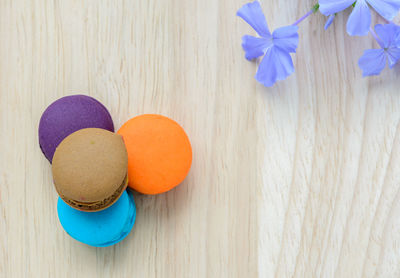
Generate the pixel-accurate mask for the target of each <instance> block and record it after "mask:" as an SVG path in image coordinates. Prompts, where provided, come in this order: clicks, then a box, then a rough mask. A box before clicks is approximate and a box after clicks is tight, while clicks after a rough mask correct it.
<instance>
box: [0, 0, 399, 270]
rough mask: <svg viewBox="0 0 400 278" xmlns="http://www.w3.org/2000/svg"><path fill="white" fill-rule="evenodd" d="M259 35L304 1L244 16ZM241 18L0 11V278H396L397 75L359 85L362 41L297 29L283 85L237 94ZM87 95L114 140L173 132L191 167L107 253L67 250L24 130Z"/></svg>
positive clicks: (213, 13) (213, 9)
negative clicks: (257, 16)
mask: <svg viewBox="0 0 400 278" xmlns="http://www.w3.org/2000/svg"><path fill="white" fill-rule="evenodd" d="M261 2H262V4H263V7H264V10H265V13H266V16H267V19H268V22H269V25H270V27H271V29H274V28H276V27H278V26H282V25H287V24H290V23H292V22H294V21H295V19H297V18H298V17H300V16H301V15H302V14H304V13H305V12H306V11H307V10H308V9H309V8H310V7H311V6H312V5H313V1H311V0H301V1H294V0H293V1H273V0H263V1H261ZM244 3H245V1H242V0H220V1H216V0H190V1H189V0H186V1H185V0H146V1H145V0H143V1H138V0H131V1H128V0H126V1H122V0H113V1H111V0H110V1H103V0H87V1H78V0H53V1H50V0H32V1H28V0H26V1H22V0H0V277H324V278H325V277H385V278H386V277H400V193H399V192H400V128H399V120H400V92H399V91H400V90H399V88H400V78H399V77H400V70H399V67H397V68H396V69H395V70H393V71H388V70H385V71H384V73H383V74H382V76H381V77H375V78H370V79H363V78H362V77H361V72H360V70H359V68H358V67H357V60H358V58H359V56H360V55H361V53H362V51H363V50H364V49H365V48H369V47H371V46H373V43H372V40H371V39H370V38H350V37H348V36H347V35H346V34H345V33H344V29H345V23H346V22H345V20H346V18H347V15H348V13H347V12H346V13H345V15H340V16H338V18H337V19H336V20H335V23H334V25H333V26H332V27H331V29H329V30H328V31H326V32H325V31H323V23H324V21H325V18H324V17H323V16H321V15H320V14H317V15H314V16H313V17H311V19H310V20H308V21H306V22H304V23H303V24H302V25H301V26H300V44H299V48H298V53H297V54H296V55H295V56H294V61H295V64H296V73H295V74H294V75H292V76H291V77H290V78H289V79H288V80H286V81H284V82H280V83H279V84H278V85H276V86H275V87H273V88H269V89H268V88H264V87H262V86H261V85H259V84H257V83H256V82H255V80H254V78H253V76H254V74H255V71H256V64H255V63H251V62H248V61H246V60H245V59H244V54H243V51H242V49H241V46H240V43H241V36H242V35H244V34H246V33H252V34H253V31H252V30H251V29H250V27H249V26H248V25H247V24H245V23H244V22H242V21H241V20H240V19H239V18H237V17H236V16H235V13H236V10H237V9H238V8H239V7H240V6H241V5H242V4H244ZM77 93H86V94H89V95H91V96H94V97H96V98H98V99H99V100H100V101H101V102H103V103H104V104H105V105H106V106H107V107H108V108H109V110H110V111H111V114H112V116H113V118H114V121H115V125H116V127H117V128H119V127H120V126H121V124H122V123H123V122H124V121H126V120H128V119H129V118H130V117H133V116H135V115H137V114H140V113H160V114H164V115H167V116H170V117H172V118H174V119H175V120H177V121H178V122H179V123H181V124H182V126H183V127H184V128H185V129H186V131H187V133H188V134H189V137H190V139H191V141H192V144H193V150H194V161H193V167H192V169H191V172H190V174H189V177H188V178H187V180H186V181H185V182H184V183H183V184H182V185H181V186H180V187H178V188H177V189H175V190H173V191H171V192H169V193H167V194H163V195H159V196H155V197H154V196H153V197H151V196H144V195H136V202H137V208H138V213H137V222H136V225H135V227H134V230H133V232H132V233H131V234H130V235H129V236H128V237H127V238H126V239H125V240H124V241H123V242H121V243H120V244H118V245H116V246H114V247H108V248H102V249H99V248H93V247H89V246H86V245H83V244H80V243H78V242H76V241H74V240H73V239H71V238H70V237H69V236H67V234H66V233H65V232H64V231H63V230H62V228H61V226H60V224H59V222H58V219H57V212H56V201H57V194H56V191H55V190H54V188H53V185H52V177H51V174H50V165H49V163H48V162H47V161H46V160H45V158H44V156H43V155H42V154H41V152H40V149H39V146H38V139H37V138H38V135H37V127H38V122H39V119H40V116H41V113H42V112H43V110H44V109H45V108H46V106H47V105H49V104H50V103H51V102H52V101H54V100H56V99H57V98H59V97H61V96H63V95H69V94H77Z"/></svg>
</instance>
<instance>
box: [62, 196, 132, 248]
mask: <svg viewBox="0 0 400 278" xmlns="http://www.w3.org/2000/svg"><path fill="white" fill-rule="evenodd" d="M57 212H58V219H59V220H60V223H61V226H62V227H63V228H64V230H65V231H66V232H67V234H69V235H70V236H71V237H72V238H74V239H76V240H78V241H80V242H83V243H85V244H88V245H91V246H96V247H106V246H110V245H113V244H116V243H118V242H120V241H121V240H123V239H124V238H125V237H126V236H127V235H128V234H129V232H130V231H131V230H132V227H133V224H134V223H135V219H136V207H135V202H134V200H133V196H132V193H130V192H128V191H124V193H123V194H122V196H121V198H119V199H118V201H117V202H116V203H115V204H113V205H112V206H111V207H109V208H107V209H105V210H102V211H98V212H85V211H79V210H76V209H74V208H72V207H70V206H69V205H68V204H66V203H65V202H64V201H63V200H62V199H61V198H59V199H58V203H57Z"/></svg>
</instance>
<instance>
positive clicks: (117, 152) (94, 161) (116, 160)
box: [52, 128, 128, 203]
mask: <svg viewBox="0 0 400 278" xmlns="http://www.w3.org/2000/svg"><path fill="white" fill-rule="evenodd" d="M127 165H128V156H127V151H126V148H125V144H124V141H123V139H122V137H121V136H120V135H118V134H116V133H113V132H110V131H107V130H103V129H98V128H87V129H81V130H79V131H76V132H74V133H73V134H71V135H69V136H68V137H67V138H65V139H64V140H63V141H62V142H61V144H60V145H59V147H58V148H57V150H56V152H55V154H54V159H53V164H52V172H53V180H54V185H55V187H56V190H57V192H58V193H59V194H60V196H61V197H62V198H63V199H64V200H66V201H67V200H69V199H71V200H74V201H75V202H83V203H91V202H101V201H103V200H104V199H106V198H108V197H110V196H112V195H113V194H114V193H115V192H116V191H117V190H119V191H120V192H122V191H123V190H125V188H123V189H122V190H121V188H120V187H121V186H122V185H123V183H124V181H125V180H126V175H127Z"/></svg>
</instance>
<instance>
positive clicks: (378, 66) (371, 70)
mask: <svg viewBox="0 0 400 278" xmlns="http://www.w3.org/2000/svg"><path fill="white" fill-rule="evenodd" d="M358 65H359V66H360V68H361V69H362V71H363V76H364V77H365V76H371V75H379V74H380V73H381V71H382V70H383V69H384V68H385V66H386V55H385V51H384V50H383V49H368V50H365V51H364V55H363V56H361V58H360V60H358Z"/></svg>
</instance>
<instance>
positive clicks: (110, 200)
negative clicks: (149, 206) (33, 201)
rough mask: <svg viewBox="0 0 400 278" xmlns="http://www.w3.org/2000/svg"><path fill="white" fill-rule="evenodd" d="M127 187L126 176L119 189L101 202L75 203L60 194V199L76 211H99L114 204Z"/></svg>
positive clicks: (75, 201)
mask: <svg viewBox="0 0 400 278" xmlns="http://www.w3.org/2000/svg"><path fill="white" fill-rule="evenodd" d="M127 186H128V175H126V176H125V178H124V180H123V182H122V184H121V185H120V187H118V189H117V190H116V191H115V192H114V193H113V194H112V195H111V196H109V197H107V198H105V199H103V200H101V201H96V202H81V201H77V200H72V199H68V198H66V197H65V196H64V195H62V194H60V197H61V199H63V201H64V202H66V203H67V204H68V205H70V206H71V207H74V208H76V209H78V210H84V211H99V210H103V209H105V208H108V207H109V206H111V205H112V204H114V203H115V202H116V201H117V200H118V198H119V197H120V196H121V195H122V193H123V192H124V190H125V189H126V188H127Z"/></svg>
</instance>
